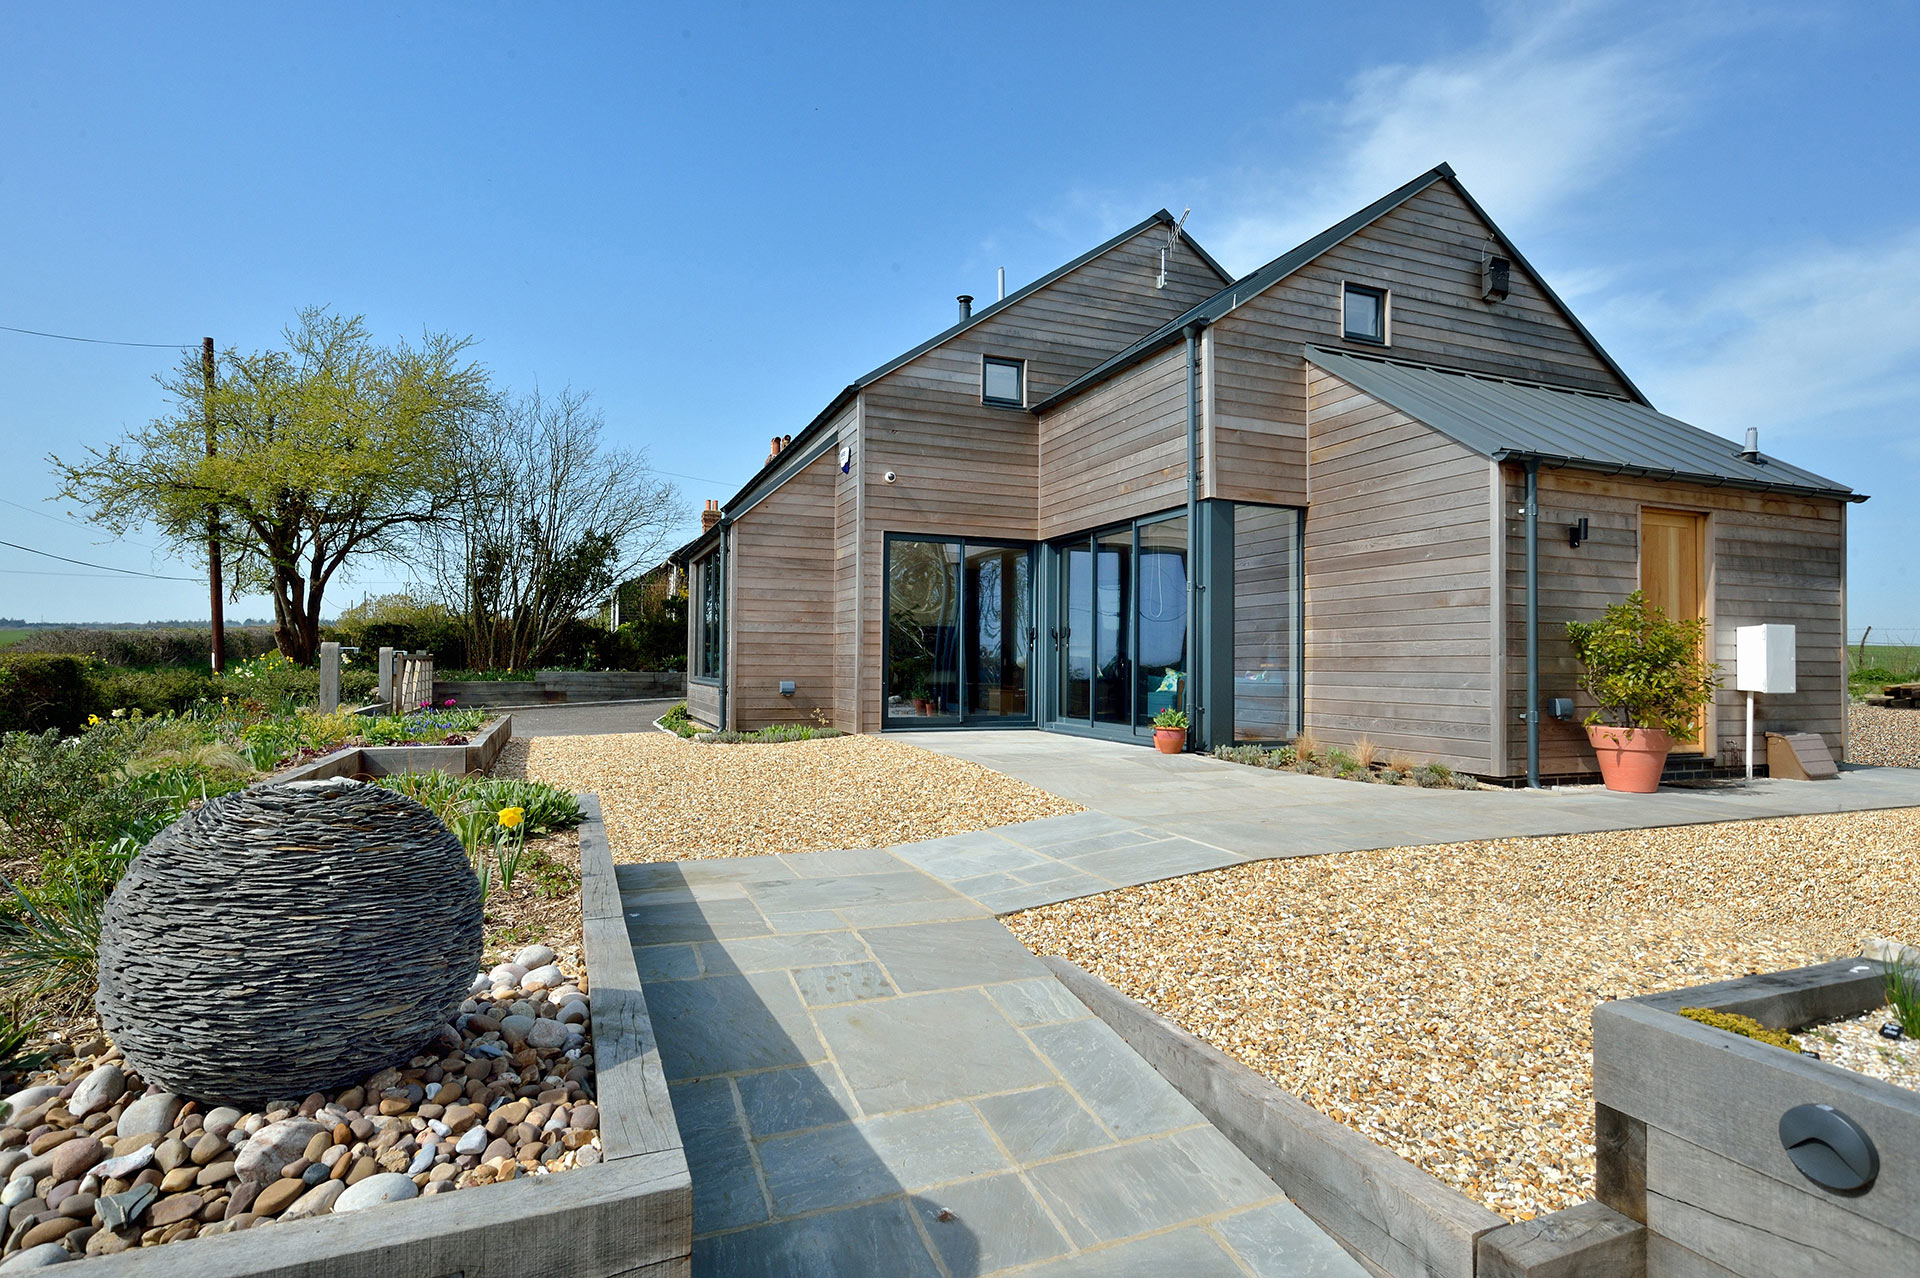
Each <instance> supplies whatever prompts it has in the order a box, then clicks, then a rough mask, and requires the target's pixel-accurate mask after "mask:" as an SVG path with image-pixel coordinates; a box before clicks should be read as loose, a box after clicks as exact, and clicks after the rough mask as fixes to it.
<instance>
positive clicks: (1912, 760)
mask: <svg viewBox="0 0 1920 1278" xmlns="http://www.w3.org/2000/svg"><path fill="white" fill-rule="evenodd" d="M1847 762H1848V763H1874V764H1878V765H1880V766H1881V767H1885V768H1920V710H1897V709H1893V708H1891V707H1888V706H1870V705H1865V704H1863V703H1861V702H1855V703H1854V704H1853V706H1852V708H1851V710H1850V711H1849V718H1848V722H1847Z"/></svg>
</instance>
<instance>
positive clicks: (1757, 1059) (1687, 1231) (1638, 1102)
mask: <svg viewBox="0 0 1920 1278" xmlns="http://www.w3.org/2000/svg"><path fill="white" fill-rule="evenodd" d="M1884 1001H1885V978H1884V975H1883V971H1882V967H1881V965H1880V964H1879V963H1878V962H1875V961H1872V960H1869V959H1864V958H1860V959H1842V960H1839V961H1837V962H1832V963H1821V964H1817V965H1815V966H1812V967H1804V968H1798V969H1795V970H1793V971H1787V972H1774V973H1768V974H1765V975H1758V976H1748V977H1743V978H1741V979H1738V980H1732V981H1721V982H1718V983H1715V984H1712V985H1701V986H1695V987H1693V988H1691V989H1682V990H1675V991H1672V992H1670V993H1664V994H1652V995H1647V996H1644V997H1641V998H1635V999H1624V1000H1621V1001H1619V1002H1614V1003H1608V1004H1604V1005H1602V1006H1601V1007H1598V1008H1596V1009H1595V1010H1594V1014H1593V1090H1594V1102H1595V1117H1596V1122H1595V1126H1596V1145H1597V1147H1598V1160H1597V1170H1596V1192H1597V1196H1598V1197H1599V1198H1600V1199H1601V1201H1603V1202H1605V1203H1607V1204H1608V1205H1609V1206H1611V1207H1613V1208H1614V1209H1615V1210H1617V1211H1619V1212H1621V1213H1622V1214H1623V1215H1626V1216H1628V1217H1631V1218H1632V1219H1634V1220H1638V1221H1642V1222H1644V1223H1645V1224H1646V1226H1647V1229H1648V1238H1647V1260H1648V1271H1649V1272H1650V1273H1714V1274H1722V1275H1735V1276H1737V1278H1762V1276H1765V1278H1793V1276H1798V1275H1806V1276H1808V1278H1812V1276H1814V1275H1831V1274H1842V1273H1845V1274H1895V1273H1915V1272H1920V1093H1916V1092H1914V1091H1913V1090H1911V1089H1909V1088H1906V1087H1901V1086H1898V1085H1896V1084H1894V1083H1892V1082H1888V1081H1885V1080H1882V1079H1878V1078H1872V1077H1868V1076H1867V1075H1865V1074H1861V1073H1859V1072H1857V1071H1854V1070H1850V1069H1845V1068H1842V1067H1840V1066H1838V1065H1835V1064H1832V1063H1831V1062H1828V1061H1825V1060H1820V1059H1816V1058H1814V1057H1812V1056H1808V1055H1804V1054H1801V1053H1799V1052H1794V1051H1788V1050H1783V1049H1781V1048H1779V1047H1776V1046H1773V1045H1771V1044H1769V1043H1764V1042H1760V1041H1758V1040H1756V1039H1753V1038H1749V1037H1744V1036H1742V1035H1739V1034H1735V1033H1730V1032H1728V1031H1726V1030H1723V1029H1717V1028H1714V1027H1712V1026H1709V1025H1705V1024H1701V1023H1699V1022H1698V1021H1695V1020H1691V1019H1688V1018H1687V1017H1684V1016H1681V1015H1679V1012H1680V1010H1681V1009H1682V1008H1705V1009H1709V1010H1712V1011H1718V1012H1726V1013H1735V1014H1738V1015H1741V1016H1746V1017H1751V1018H1752V1019H1753V1020H1755V1021H1758V1022H1759V1023H1760V1024H1761V1025H1762V1026H1764V1027H1766V1028H1768V1029H1775V1030H1790V1031H1791V1030H1799V1029H1802V1028H1803V1027H1806V1026H1808V1025H1812V1024H1816V1023H1818V1022H1822V1021H1830V1020H1833V1019H1835V1018H1838V1017H1846V1016H1852V1015H1856V1014H1858V1013H1861V1012H1866V1011H1871V1010H1873V1009H1875V1008H1877V1007H1879V1006H1880V1004H1881V1003H1882V1002H1884ZM1806 1106H1827V1107H1829V1109H1828V1111H1824V1112H1814V1113H1813V1114H1812V1115H1811V1116H1809V1115H1810V1112H1809V1111H1807V1110H1805V1109H1804V1108H1803V1107H1806ZM1832 1111H1837V1112H1838V1114H1839V1115H1840V1116H1841V1117H1843V1118H1844V1119H1845V1120H1846V1121H1847V1122H1848V1123H1850V1124H1851V1125H1852V1126H1853V1127H1854V1128H1855V1129H1856V1131H1857V1132H1859V1133H1863V1134H1864V1135H1865V1137H1866V1138H1867V1140H1868V1141H1869V1142H1870V1143H1871V1146H1872V1148H1873V1154H1874V1159H1873V1161H1875V1162H1877V1169H1876V1174H1875V1175H1873V1176H1872V1178H1871V1179H1870V1180H1868V1181H1867V1182H1866V1183H1865V1184H1855V1183H1850V1181H1849V1171H1848V1170H1847V1164H1852V1165H1853V1166H1854V1167H1855V1168H1857V1167H1858V1165H1859V1163H1860V1161H1861V1160H1860V1156H1859V1150H1858V1149H1857V1148H1856V1149H1854V1150H1852V1151H1851V1152H1850V1153H1849V1152H1848V1151H1847V1150H1845V1149H1844V1148H1843V1147H1844V1146H1845V1144H1846V1142H1847V1141H1848V1140H1850V1139H1851V1137H1849V1136H1847V1135H1846V1134H1844V1130H1841V1131H1829V1132H1827V1133H1824V1134H1825V1135H1826V1137H1827V1139H1828V1141H1829V1142H1830V1147H1831V1148H1833V1149H1835V1150H1836V1151H1837V1152H1841V1153H1847V1154H1848V1156H1847V1157H1845V1158H1843V1159H1841V1160H1840V1162H1841V1167H1840V1168H1839V1169H1836V1167H1835V1166H1834V1165H1833V1163H1832V1162H1831V1161H1825V1160H1822V1159H1821V1157H1820V1155H1819V1151H1818V1150H1810V1149H1809V1147H1808V1146H1807V1145H1806V1144H1805V1143H1804V1139H1805V1136H1806V1134H1807V1133H1806V1132H1804V1131H1799V1130H1795V1126H1796V1123H1797V1122H1798V1121H1799V1120H1801V1119H1805V1120H1806V1121H1808V1122H1812V1121H1816V1120H1817V1121H1819V1122H1822V1123H1828V1122H1832V1121H1833V1118H1832ZM1796 1115H1797V1117H1795V1116H1796ZM1789 1141H1794V1142H1795V1143H1796V1145H1797V1148H1798V1150H1799V1152H1800V1154H1801V1158H1800V1159H1799V1160H1796V1158H1795V1157H1794V1154H1793V1153H1792V1152H1790V1151H1789V1149H1788V1147H1787V1145H1788V1142H1789ZM1803 1165H1805V1166H1806V1167H1807V1168H1809V1170H1803ZM1853 1179H1857V1176H1855V1177H1853Z"/></svg>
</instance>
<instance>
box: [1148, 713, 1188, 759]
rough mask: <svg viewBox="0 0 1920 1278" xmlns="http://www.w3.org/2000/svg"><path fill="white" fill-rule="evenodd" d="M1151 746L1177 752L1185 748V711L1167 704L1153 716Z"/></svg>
mask: <svg viewBox="0 0 1920 1278" xmlns="http://www.w3.org/2000/svg"><path fill="white" fill-rule="evenodd" d="M1153 748H1154V749H1156V750H1158V751H1159V752H1160V753H1161V754H1179V753H1180V752H1181V751H1182V750H1185V749H1186V748H1187V712H1186V711H1185V710H1176V709H1174V708H1173V707H1171V706H1169V707H1167V708H1166V709H1165V710H1162V711H1161V712H1160V713H1159V714H1156V715H1155V716H1153Z"/></svg>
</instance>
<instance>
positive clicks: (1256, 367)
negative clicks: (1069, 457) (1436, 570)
mask: <svg viewBox="0 0 1920 1278" xmlns="http://www.w3.org/2000/svg"><path fill="white" fill-rule="evenodd" d="M1490 234H1491V228H1490V227H1488V225H1487V224H1486V223H1485V222H1484V221H1482V220H1481V219H1480V218H1479V217H1478V216H1477V215H1476V214H1475V213H1474V212H1473V210H1472V209H1470V208H1469V207H1468V206H1467V204H1466V202H1465V201H1464V200H1462V199H1461V198H1460V196H1459V195H1458V193H1456V192H1455V191H1454V190H1453V188H1452V187H1450V186H1449V185H1447V184H1446V183H1444V182H1442V183H1438V184H1436V185H1434V186H1432V187H1429V188H1428V189H1427V190H1425V191H1423V192H1421V193H1420V194H1419V195H1417V196H1415V197H1414V198H1413V199H1411V200H1409V201H1408V202H1407V203H1405V204H1403V205H1401V206H1400V207H1399V208H1397V209H1395V210H1394V211H1392V212H1391V213H1388V214H1386V215H1385V216H1384V217H1382V218H1380V219H1379V220H1378V221H1376V222H1374V223H1373V224H1372V225H1371V226H1368V227H1365V228H1363V229H1361V230H1360V231H1357V232H1355V233H1354V234H1353V235H1351V236H1349V237H1348V238H1347V239H1345V240H1343V241H1342V242H1341V243H1339V244H1337V245H1335V246H1334V247H1333V248H1331V249H1328V250H1327V251H1326V252H1325V253H1323V254H1321V255H1320V256H1319V257H1317V258H1315V259H1314V260H1313V261H1312V262H1309V263H1308V264H1307V265H1305V266H1303V267H1301V268H1300V269H1299V270H1297V271H1295V272H1294V273H1293V274H1292V275H1290V276H1288V277H1287V278H1286V279H1284V280H1281V281H1280V282H1279V283H1277V284H1275V285H1274V286H1273V287H1272V288H1269V289H1268V290H1267V291H1266V292H1264V293H1261V294H1260V295H1259V296H1257V297H1254V298H1251V299H1248V300H1247V301H1244V302H1242V303H1241V304H1240V305H1239V306H1238V307H1237V308H1235V309H1234V310H1233V311H1231V312H1230V313H1228V314H1227V315H1226V316H1224V317H1223V318H1222V319H1221V320H1220V321H1219V322H1218V323H1216V324H1214V325H1213V326H1212V327H1211V328H1210V329H1209V330H1208V342H1209V347H1210V349H1209V358H1208V363H1207V375H1208V378H1209V381H1208V390H1209V395H1208V409H1209V411H1210V414H1211V416H1210V417H1209V422H1208V424H1209V429H1210V431H1211V434H1212V436H1213V437H1214V439H1215V440H1216V447H1215V457H1216V463H1215V466H1214V468H1212V469H1213V472H1214V473H1210V474H1209V475H1208V476H1207V488H1208V492H1209V494H1210V495H1214V496H1220V497H1226V498H1231V499H1232V500H1235V501H1255V502H1276V503H1280V504H1284V505H1296V506H1297V505H1301V504H1303V503H1304V501H1305V497H1306V486H1307V480H1306V473H1305V467H1306V437H1307V427H1306V407H1307V377H1308V373H1307V367H1306V361H1305V357H1304V355H1303V353H1302V348H1303V347H1304V346H1306V345H1307V344H1309V343H1311V344H1316V345H1320V346H1326V347H1329V348H1345V349H1349V350H1354V351H1360V352H1369V353H1379V354H1385V355H1389V356H1392V357H1395V358H1399V359H1408V360H1414V361H1418V362H1426V363H1435V364H1442V365H1446V366H1449V367H1453V368H1466V369H1472V370H1475V371H1478V372H1486V373H1494V374H1498V375H1501V376H1507V377H1516V378H1521V379H1524V380H1528V381H1541V382H1550V383H1554V384H1557V385H1563V386H1573V387H1577V388H1580V389H1582V390H1596V391H1603V392H1607V393H1610V394H1625V393H1627V392H1626V386H1625V384H1624V383H1623V382H1621V381H1620V379H1619V378H1618V377H1617V376H1616V375H1615V374H1614V373H1613V371H1612V370H1611V369H1610V368H1608V366H1607V364H1606V361H1605V360H1603V359H1602V358H1601V357H1600V355H1599V353H1598V352H1597V351H1596V350H1594V348H1593V347H1592V345H1591V344H1590V343H1589V342H1588V341H1587V340H1586V339H1585V338H1584V337H1582V336H1581V335H1580V332H1579V330H1578V329H1576V328H1575V327H1574V326H1573V325H1572V324H1571V323H1570V322H1569V321H1568V320H1567V318H1566V316H1565V315H1563V314H1562V313H1561V312H1560V310H1559V308H1558V307H1556V306H1554V304H1553V303H1552V302H1550V301H1548V300H1547V297H1546V294H1545V293H1543V292H1542V291H1541V289H1540V286H1539V284H1538V283H1537V282H1536V281H1534V280H1533V279H1532V278H1530V277H1529V276H1528V275H1527V273H1526V272H1525V271H1524V270H1522V269H1521V268H1520V267H1519V266H1517V265H1516V266H1515V267H1514V268H1513V272H1512V279H1511V283H1512V291H1511V292H1510V293H1509V294H1508V295H1507V297H1506V298H1504V299H1503V300H1501V301H1498V302H1488V301H1484V300H1482V297H1481V283H1480V263H1481V258H1482V255H1483V253H1485V252H1486V251H1487V250H1488V247H1489V236H1490ZM1348 281H1351V282H1353V283H1356V284H1365V285H1368V286H1370V287H1375V288H1384V289H1387V290H1388V292H1389V295H1390V297H1391V302H1390V312H1391V322H1390V331H1389V337H1390V339H1391V344H1390V345H1389V346H1388V347H1386V348H1385V349H1384V350H1383V349H1382V348H1381V347H1379V346H1376V345H1372V344H1365V343H1356V342H1348V341H1346V340H1345V338H1344V337H1343V336H1342V334H1341V330H1340V295H1341V289H1342V286H1343V284H1344V283H1346V282H1348ZM1123 376H1127V377H1137V376H1139V374H1138V373H1137V372H1135V373H1129V374H1125V375H1123ZM1062 407H1063V409H1064V407H1065V406H1064V405H1063V406H1062Z"/></svg>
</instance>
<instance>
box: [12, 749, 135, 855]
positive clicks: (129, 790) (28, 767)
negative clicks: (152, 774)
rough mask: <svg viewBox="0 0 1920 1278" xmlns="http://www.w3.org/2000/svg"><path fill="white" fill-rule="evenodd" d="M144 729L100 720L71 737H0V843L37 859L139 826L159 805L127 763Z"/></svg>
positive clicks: (109, 839) (107, 839)
mask: <svg viewBox="0 0 1920 1278" xmlns="http://www.w3.org/2000/svg"><path fill="white" fill-rule="evenodd" d="M151 731H152V729H151V728H149V727H148V726H147V725H146V724H144V723H134V724H129V723H123V722H121V721H119V720H111V719H109V720H103V721H101V722H99V723H97V724H95V725H93V726H92V727H90V728H88V729H87V730H86V731H85V732H82V733H81V734H80V735H79V736H77V737H72V738H63V737H62V736H61V735H60V733H59V732H57V731H54V730H52V729H49V730H47V731H46V732H42V733H37V734H36V733H28V732H9V733H7V734H6V735H5V736H0V847H5V848H6V849H7V851H8V852H9V853H11V854H12V855H15V856H31V857H35V858H38V859H40V860H43V861H44V860H46V859H48V858H50V857H55V856H57V855H59V854H60V853H62V852H65V851H67V850H69V849H71V848H74V847H76V846H86V845H89V844H96V843H102V842H110V841H112V840H114V839H117V838H119V837H120V836H122V835H124V834H129V833H133V832H135V831H138V830H140V829H142V828H143V827H144V826H145V825H147V824H148V823H149V822H150V821H151V820H152V819H153V818H154V817H156V816H157V815H158V814H159V813H160V812H161V811H163V810H164V806H165V805H164V801H163V800H162V799H161V798H160V797H159V796H158V795H157V794H156V792H155V791H154V790H153V789H152V788H150V787H147V786H140V785H132V784H128V783H127V777H126V773H127V765H128V763H129V761H131V759H132V758H133V756H134V753H135V751H136V750H138V749H139V747H140V745H141V744H142V742H143V741H144V740H145V738H146V737H147V736H148V735H149V734H150V733H151Z"/></svg>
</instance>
